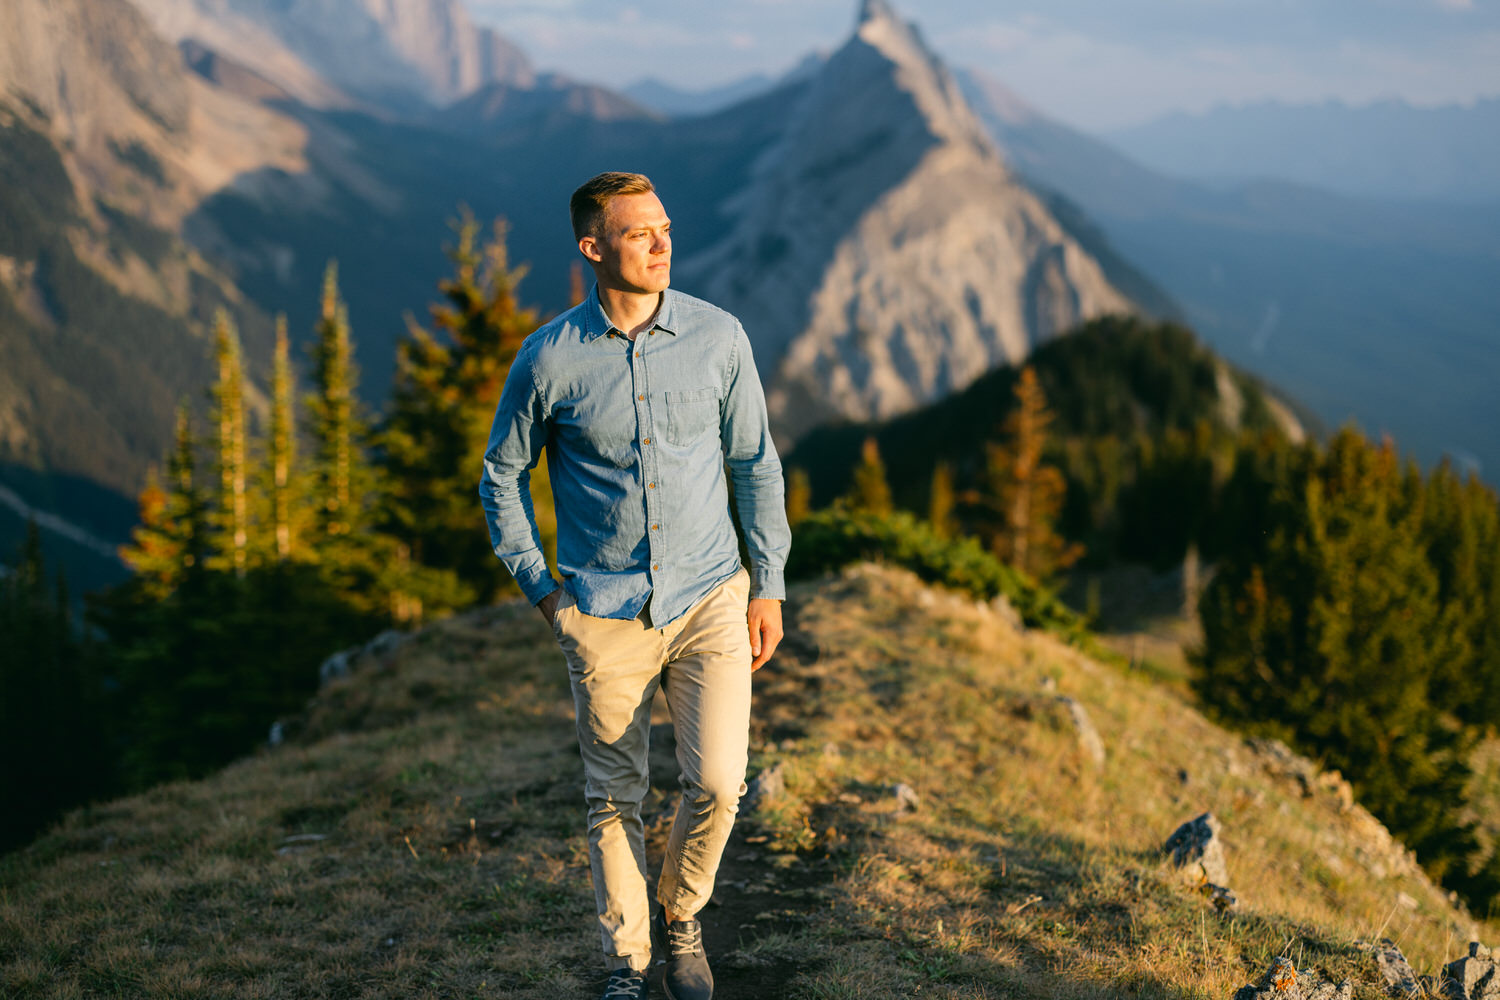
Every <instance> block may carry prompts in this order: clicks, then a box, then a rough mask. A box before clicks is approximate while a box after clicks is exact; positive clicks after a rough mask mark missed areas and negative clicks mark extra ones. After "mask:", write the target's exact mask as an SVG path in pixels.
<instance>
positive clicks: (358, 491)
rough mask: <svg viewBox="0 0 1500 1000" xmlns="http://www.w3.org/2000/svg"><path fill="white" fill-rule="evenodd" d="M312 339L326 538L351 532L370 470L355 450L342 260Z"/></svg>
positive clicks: (314, 430) (329, 277) (326, 276)
mask: <svg viewBox="0 0 1500 1000" xmlns="http://www.w3.org/2000/svg"><path fill="white" fill-rule="evenodd" d="M314 336H315V339H314V341H313V385H314V392H313V395H312V396H311V397H309V399H308V403H307V408H308V412H309V414H310V415H311V417H312V421H311V423H312V426H311V428H310V430H311V437H312V439H313V442H314V448H315V450H316V454H315V461H316V473H315V475H316V487H315V494H314V498H315V500H316V503H317V513H318V529H319V531H320V533H321V535H322V536H323V537H324V538H337V537H339V536H347V535H349V534H350V533H351V532H352V531H353V530H354V529H355V527H356V524H355V523H354V521H355V518H356V517H357V516H358V514H359V512H360V511H361V510H362V508H363V506H364V503H363V502H364V500H365V499H366V497H365V495H364V491H365V490H366V489H367V488H368V486H369V475H368V470H367V469H365V468H364V467H363V464H362V463H361V462H360V461H359V460H358V457H357V453H358V452H359V450H360V443H361V439H362V437H363V433H364V426H363V423H362V422H361V421H360V420H359V417H358V415H357V412H356V402H355V387H356V385H357V384H358V380H359V375H358V372H357V370H356V368H355V366H354V348H353V344H352V343H351V342H350V339H349V315H348V308H347V307H346V306H345V305H344V302H343V300H342V299H340V298H339V289H338V265H337V264H336V263H334V262H333V261H330V262H329V263H328V267H327V269H326V270H325V271H324V273H323V300H322V307H321V309H320V311H319V317H318V323H317V326H316V328H315V330H314Z"/></svg>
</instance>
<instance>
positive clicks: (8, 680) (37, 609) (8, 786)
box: [0, 521, 115, 850]
mask: <svg viewBox="0 0 1500 1000" xmlns="http://www.w3.org/2000/svg"><path fill="white" fill-rule="evenodd" d="M0 637H3V639H0V643H3V649H4V655H3V656H0V755H3V757H4V759H5V760H6V761H7V762H8V766H7V767H5V768H4V769H0V801H3V802H4V803H5V808H4V809H0V850H6V849H9V848H11V847H15V846H18V845H19V844H22V843H24V842H25V841H26V840H28V839H30V838H31V837H32V836H33V835H34V834H35V833H36V832H37V831H38V830H40V829H41V828H42V827H43V826H44V825H45V824H46V823H48V822H50V821H51V820H52V819H54V818H55V817H56V816H58V815H59V814H60V813H61V812H62V811H63V810H65V809H67V808H69V807H71V806H74V805H77V804H78V803H80V802H83V801H86V800H88V799H89V798H92V797H93V796H95V795H99V794H103V793H105V792H108V791H110V790H112V789H113V787H114V776H115V771H114V767H113V765H112V762H111V760H110V756H109V747H108V743H107V739H106V728H107V727H106V717H105V716H104V713H103V712H102V710H101V705H100V699H101V695H102V692H103V689H102V672H101V671H100V669H99V664H100V656H99V651H98V650H97V648H96V647H95V646H94V644H93V643H91V642H90V641H89V640H88V639H87V638H86V637H84V636H83V635H82V634H80V633H79V631H78V630H77V629H75V628H74V626H73V619H72V610H71V608H70V606H69V601H68V588H67V583H66V581H65V580H64V579H63V578H62V575H61V573H59V574H58V576H57V579H56V580H55V581H54V585H53V586H52V587H51V588H49V587H48V585H47V577H46V567H45V563H44V560H43V556H42V543H41V535H40V533H39V532H38V531H37V526H36V522H34V521H33V522H30V523H29V524H28V525H27V530H26V538H25V541H24V542H23V544H22V547H21V551H20V553H19V557H18V558H17V559H16V560H15V565H14V567H13V568H11V569H9V570H8V571H0Z"/></svg>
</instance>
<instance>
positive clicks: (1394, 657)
mask: <svg viewBox="0 0 1500 1000" xmlns="http://www.w3.org/2000/svg"><path fill="white" fill-rule="evenodd" d="M1280 468H1282V469H1283V470H1285V472H1286V473H1287V475H1286V477H1285V478H1284V479H1283V480H1281V481H1280V482H1278V483H1276V484H1275V486H1274V487H1273V489H1272V491H1271V495H1270V502H1269V504H1267V506H1266V507H1265V508H1264V509H1263V520H1262V523H1263V524H1264V525H1265V526H1266V531H1265V534H1264V535H1263V536H1262V538H1261V539H1259V540H1258V544H1257V545H1256V546H1255V548H1254V549H1251V548H1249V547H1247V548H1245V549H1243V550H1241V551H1239V552H1237V553H1235V554H1233V555H1230V556H1227V557H1226V558H1225V559H1224V560H1222V561H1221V564H1220V566H1219V569H1218V573H1217V574H1216V576H1215V579H1214V582H1213V583H1212V584H1211V585H1210V587H1209V589H1208V591H1207V592H1206V594H1205V595H1204V599H1203V602H1202V607H1201V612H1202V619H1203V629H1204V640H1203V647H1202V651H1201V654H1200V655H1199V658H1198V663H1199V668H1200V673H1199V677H1198V678H1197V680H1196V682H1195V683H1196V685H1197V687H1198V690H1199V691H1200V693H1201V694H1202V696H1203V697H1204V699H1205V701H1207V702H1208V703H1209V704H1210V705H1211V706H1212V707H1214V708H1215V709H1216V710H1217V711H1218V712H1219V713H1220V714H1221V715H1223V716H1225V717H1227V718H1229V719H1231V720H1233V721H1236V722H1239V723H1241V724H1244V725H1248V726H1251V727H1252V728H1257V729H1261V730H1269V731H1271V732H1274V733H1276V734H1277V735H1281V736H1283V737H1287V738H1289V739H1290V740H1291V741H1292V742H1293V743H1295V744H1296V745H1298V746H1300V747H1301V748H1302V749H1303V750H1304V751H1306V752H1309V753H1311V754H1313V755H1315V756H1319V757H1321V758H1322V759H1323V760H1324V761H1325V762H1327V763H1328V764H1329V765H1331V766H1334V767H1337V768H1338V769H1339V770H1341V771H1342V772H1343V773H1344V774H1345V776H1346V777H1348V778H1349V779H1350V780H1351V781H1352V782H1353V783H1354V785H1355V788H1356V791H1357V792H1358V794H1359V796H1360V801H1361V802H1363V803H1364V804H1365V805H1367V806H1368V807H1369V808H1370V809H1371V811H1373V812H1374V813H1375V814H1376V815H1377V816H1379V817H1380V818H1381V819H1382V820H1383V821H1384V822H1385V823H1386V824H1387V825H1388V826H1389V827H1390V828H1391V829H1392V831H1393V832H1395V833H1397V835H1398V836H1400V837H1402V839H1403V840H1405V842H1406V843H1407V844H1408V845H1409V846H1411V847H1413V848H1414V849H1415V850H1416V851H1417V854H1418V857H1419V858H1421V859H1422V861H1423V863H1424V864H1426V865H1427V866H1428V867H1429V869H1430V870H1432V871H1433V872H1434V873H1435V874H1441V873H1442V872H1443V871H1444V870H1445V869H1447V868H1450V867H1451V866H1454V865H1455V864H1458V865H1465V864H1467V862H1468V858H1469V855H1470V854H1471V853H1472V851H1473V849H1474V839H1473V836H1472V832H1471V829H1470V827H1469V826H1468V825H1466V824H1464V823H1463V822H1461V821H1459V819H1458V817H1457V806H1458V804H1460V803H1461V802H1462V799H1463V795H1464V787H1465V783H1466V780H1467V777H1468V766H1467V757H1468V754H1469V751H1470V749H1471V747H1472V745H1473V739H1474V733H1473V732H1472V731H1471V730H1466V729H1464V728H1463V727H1460V726H1459V725H1457V723H1456V720H1455V717H1454V715H1453V712H1454V709H1455V708H1456V707H1457V706H1456V705H1455V704H1453V702H1452V701H1451V699H1449V698H1448V697H1447V696H1445V694H1444V692H1443V691H1442V690H1441V689H1440V688H1439V687H1438V686H1437V685H1435V684H1434V683H1433V681H1434V678H1435V677H1437V676H1439V675H1440V672H1441V670H1442V664H1441V663H1440V662H1439V661H1440V660H1441V659H1442V658H1443V657H1445V656H1446V655H1447V650H1448V649H1449V646H1448V645H1447V639H1446V638H1445V636H1444V634H1443V632H1444V630H1445V628H1446V625H1445V621H1444V616H1443V613H1442V608H1441V603H1440V599H1439V581H1438V576H1437V573H1436V572H1435V571H1434V570H1433V567H1432V565H1431V563H1430V561H1429V558H1428V554H1427V551H1426V547H1425V543H1424V541H1423V538H1422V531H1421V516H1422V514H1421V506H1420V504H1416V503H1413V502H1412V497H1411V489H1410V485H1409V480H1408V477H1407V476H1405V475H1403V473H1402V470H1401V468H1400V463H1399V462H1398V461H1397V458H1396V456H1395V453H1394V449H1392V448H1391V447H1389V446H1388V445H1387V446H1386V447H1381V448H1377V447H1375V446H1373V445H1371V444H1370V443H1369V442H1367V441H1365V440H1364V439H1363V438H1362V437H1360V436H1359V435H1358V434H1357V433H1355V432H1353V431H1349V430H1345V431H1342V432H1340V433H1339V434H1338V435H1337V436H1336V437H1335V438H1334V439H1333V441H1332V442H1330V445H1329V448H1328V450H1327V452H1326V454H1322V455H1319V454H1318V453H1317V452H1315V451H1312V450H1305V451H1303V452H1302V458H1301V460H1298V461H1293V462H1291V463H1288V464H1283V465H1281V466H1280Z"/></svg>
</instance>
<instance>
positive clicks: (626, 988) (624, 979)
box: [604, 972, 646, 1000]
mask: <svg viewBox="0 0 1500 1000" xmlns="http://www.w3.org/2000/svg"><path fill="white" fill-rule="evenodd" d="M645 983H646V977H645V976H644V975H642V974H641V973H639V972H615V973H611V974H610V977H609V985H608V986H607V987H606V988H605V991H604V1000H609V998H610V997H619V998H621V1000H640V996H641V987H642V986H644V985H645Z"/></svg>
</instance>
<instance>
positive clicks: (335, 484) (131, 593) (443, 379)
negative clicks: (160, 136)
mask: <svg viewBox="0 0 1500 1000" xmlns="http://www.w3.org/2000/svg"><path fill="white" fill-rule="evenodd" d="M455 230H456V241H455V244H454V245H453V246H452V247H451V248H450V250H449V257H450V260H451V262H452V266H453V271H452V274H451V275H450V276H449V277H447V278H445V279H443V280H442V281H440V282H439V285H438V290H439V293H440V296H441V300H440V301H439V303H438V304H436V305H434V306H433V307H432V308H431V311H430V312H431V317H430V326H431V328H430V329H429V328H427V327H424V326H422V325H420V324H418V323H416V322H415V321H410V320H409V321H408V333H407V336H406V337H405V338H403V340H402V341H401V342H400V343H399V344H398V347H397V371H396V380H395V386H394V390H393V394H392V398H391V402H390V405H389V409H388V412H387V413H386V414H385V416H384V417H383V418H382V419H380V420H379V421H378V422H376V421H373V420H372V419H371V417H370V415H369V414H367V413H366V412H365V410H364V408H363V407H362V405H361V404H360V402H359V397H358V378H359V376H358V367H357V364H356V362H355V358H354V350H353V341H352V339H351V335H350V329H349V322H348V317H347V310H346V307H345V304H344V302H343V300H342V298H341V295H340V292H339V285H338V272H337V268H336V266H335V265H334V264H332V263H330V264H329V266H328V268H327V271H326V273H325V276H324V283H323V293H322V301H321V309H320V311H319V318H318V320H317V323H316V327H315V329H314V330H313V337H312V342H311V344H310V352H309V360H310V364H309V366H308V368H309V370H308V372H307V374H306V377H305V380H304V381H305V383H306V384H308V385H309V387H310V391H308V392H306V393H305V395H303V396H302V397H301V398H300V400H299V398H298V391H297V385H298V381H299V380H298V378H297V373H296V372H295V370H294V365H293V362H292V358H291V351H290V346H289V337H288V333H287V329H286V324H285V321H284V320H283V319H278V321H277V324H276V339H275V346H274V348H273V357H272V359H271V361H272V363H271V385H270V400H269V408H268V413H267V414H266V416H265V419H264V420H263V421H262V423H263V424H264V426H263V427H261V426H256V423H255V422H254V421H253V420H252V418H251V413H250V412H249V408H248V406H247V400H246V384H245V374H244V368H245V359H244V357H243V356H242V351H241V345H240V339H239V336H238V334H237V331H236V329H235V326H234V324H233V322H232V321H231V320H230V318H229V316H228V315H227V314H226V313H224V312H222V311H220V312H219V313H218V314H217V315H216V317H215V319H214V322H213V331H212V333H213V346H214V360H215V372H216V376H215V379H214V382H213V384H212V386H211V387H209V390H208V396H209V407H208V412H207V420H206V426H199V423H200V421H198V420H197V419H195V416H194V412H193V407H191V406H189V405H187V404H186V403H183V404H182V405H179V406H178V408H177V412H176V424H175V434H174V444H173V447H172V450H171V453H170V454H169V455H168V456H166V460H165V468H164V470H161V471H153V472H152V473H151V474H150V476H149V477H148V482H147V484H146V486H145V488H144V489H143V490H142V491H141V493H140V496H139V523H138V525H137V526H136V528H135V529H134V532H133V535H132V538H131V540H130V542H129V543H128V544H127V545H125V546H124V547H123V548H122V549H121V552H120V554H121V557H122V559H123V560H124V561H125V563H126V564H127V565H128V566H129V568H130V569H131V571H132V572H131V576H130V577H129V578H128V579H127V580H126V581H125V582H124V583H123V584H121V585H119V586H117V587H114V588H112V589H110V590H108V591H105V592H104V593H102V594H99V595H89V599H88V609H87V613H86V620H85V621H82V622H80V621H75V620H74V616H73V614H72V612H71V610H70V607H69V603H68V600H67V597H66V584H65V583H63V582H62V581H60V580H53V581H48V580H47V578H46V572H45V568H44V566H43V561H42V556H41V548H40V544H39V542H37V541H36V539H35V533H34V531H33V534H32V536H31V538H32V540H31V541H29V542H28V543H27V546H26V548H25V550H24V551H23V552H22V553H21V554H20V558H19V560H18V568H17V569H16V570H15V571H13V572H12V573H10V574H8V575H6V576H5V577H4V578H3V579H0V615H3V621H4V623H5V626H6V627H5V635H6V637H7V642H6V644H7V647H8V648H7V650H6V652H7V656H6V658H5V660H4V663H3V664H0V706H3V713H4V715H5V717H6V718H5V720H4V725H3V727H0V746H3V749H4V750H5V751H6V752H7V755H8V757H9V759H12V760H17V759H23V760H26V761H28V762H29V766H28V767H26V768H9V769H7V771H6V775H5V777H4V778H3V779H0V780H3V781H4V782H5V785H6V787H5V788H4V789H3V792H4V793H5V798H6V801H7V802H9V803H11V804H12V807H11V808H8V809H7V810H6V811H5V813H4V818H3V819H0V846H6V845H14V844H17V843H20V842H22V841H24V840H25V839H27V838H29V837H30V836H31V835H32V834H33V833H34V832H35V831H36V830H37V829H39V828H40V826H41V825H42V824H44V823H45V822H47V821H48V820H49V819H51V818H52V817H53V816H55V815H57V814H58V812H60V811H61V810H62V809H63V808H66V807H67V806H69V805H73V804H76V803H78V802H81V801H86V800H88V799H90V798H96V797H100V796H104V795H110V794H118V793H121V792H127V791H131V790H136V789H140V788H144V787H148V786H150V785H152V784H155V783H157V782H160V781H165V780H172V779H176V778H190V777H196V776H199V775H202V774H206V773H208V772H210V771H212V770H214V769H216V768H217V767H220V766H222V765H223V764H224V763H226V762H228V761H230V760H232V759H233V758H235V757H236V756H239V755H240V754H243V753H245V752H246V751H247V750H249V749H251V748H253V747H254V746H256V745H257V744H258V743H260V742H262V741H263V740H264V739H265V737H266V734H267V731H268V728H269V725H270V723H271V722H272V721H273V720H275V719H276V718H277V717H278V716H284V715H286V714H288V713H292V712H295V711H297V710H298V709H300V708H301V706H302V705H303V704H304V703H305V701H306V699H307V697H308V696H309V695H310V694H311V693H312V691H313V689H314V688H315V687H316V684H317V667H318V664H319V663H320V662H321V660H322V659H323V658H325V657H326V656H327V655H329V654H330V653H331V652H333V651H335V650H337V649H340V648H343V647H346V646H349V645H352V644H355V643H360V642H364V641H366V640H368V639H369V638H370V637H371V636H372V635H374V634H376V633H377V632H379V631H380V630H382V629H384V628H390V627H398V628H406V627H413V626H415V625H418V624H420V623H421V622H422V621H424V620H427V619H430V618H432V617H434V616H439V615H443V614H447V613H449V612H451V611H453V610H454V609H458V608H462V607H466V606H469V605H472V604H473V603H475V602H476V601H492V600H494V599H496V598H497V597H500V596H502V595H504V594H506V593H519V591H518V590H516V589H515V588H514V584H513V583H512V582H511V581H510V580H509V577H508V576H507V575H506V574H505V572H504V569H503V567H502V566H501V564H500V563H499V560H497V559H496V558H495V557H494V555H493V553H492V552H491V551H490V547H489V540H488V537H487V534H486V532H485V529H484V525H483V520H482V517H481V515H480V512H479V502H478V495H477V492H476V490H477V485H478V481H479V469H480V463H481V460H482V456H483V452H484V447H485V443H486V440H487V436H488V430H489V421H490V419H491V417H492V416H493V413H494V407H495V405H496V403H497V402H498V400H499V395H500V388H501V385H502V384H503V382H504V379H505V375H506V372H507V371H508V369H509V365H510V362H511V359H512V358H514V356H515V353H516V351H517V349H518V348H519V346H520V343H521V340H522V339H523V338H524V337H525V336H526V334H528V333H529V332H530V331H531V330H532V329H534V328H535V327H536V326H537V325H538V322H539V320H538V316H537V314H536V313H535V312H534V311H533V310H530V309H525V308H522V307H521V306H520V304H519V302H518V300H517V298H516V286H517V283H518V282H519V281H520V279H521V277H522V276H523V273H524V272H523V271H522V269H520V268H513V267H511V266H510V264H509V261H508V258H507V254H506V248H505V240H504V229H503V226H501V225H500V224H498V223H497V224H496V227H495V230H494V231H493V232H492V233H490V234H488V235H485V234H483V233H481V229H480V226H479V225H478V224H477V223H476V221H475V220H474V219H473V218H472V217H471V216H469V215H468V214H467V213H465V214H464V216H463V218H462V219H461V220H459V221H458V222H457V223H455ZM576 284H577V283H576V282H575V286H576ZM532 485H533V490H534V491H535V492H536V493H537V494H538V504H537V510H538V515H539V520H540V521H541V527H542V530H543V535H544V544H545V545H546V546H547V547H548V548H549V550H550V547H551V545H552V536H553V528H552V523H551V520H550V512H551V502H550V492H549V490H548V485H547V477H546V471H545V468H544V467H539V468H538V469H537V470H536V473H535V474H534V476H533V480H532ZM59 590H61V593H62V596H58V591H59Z"/></svg>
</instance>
